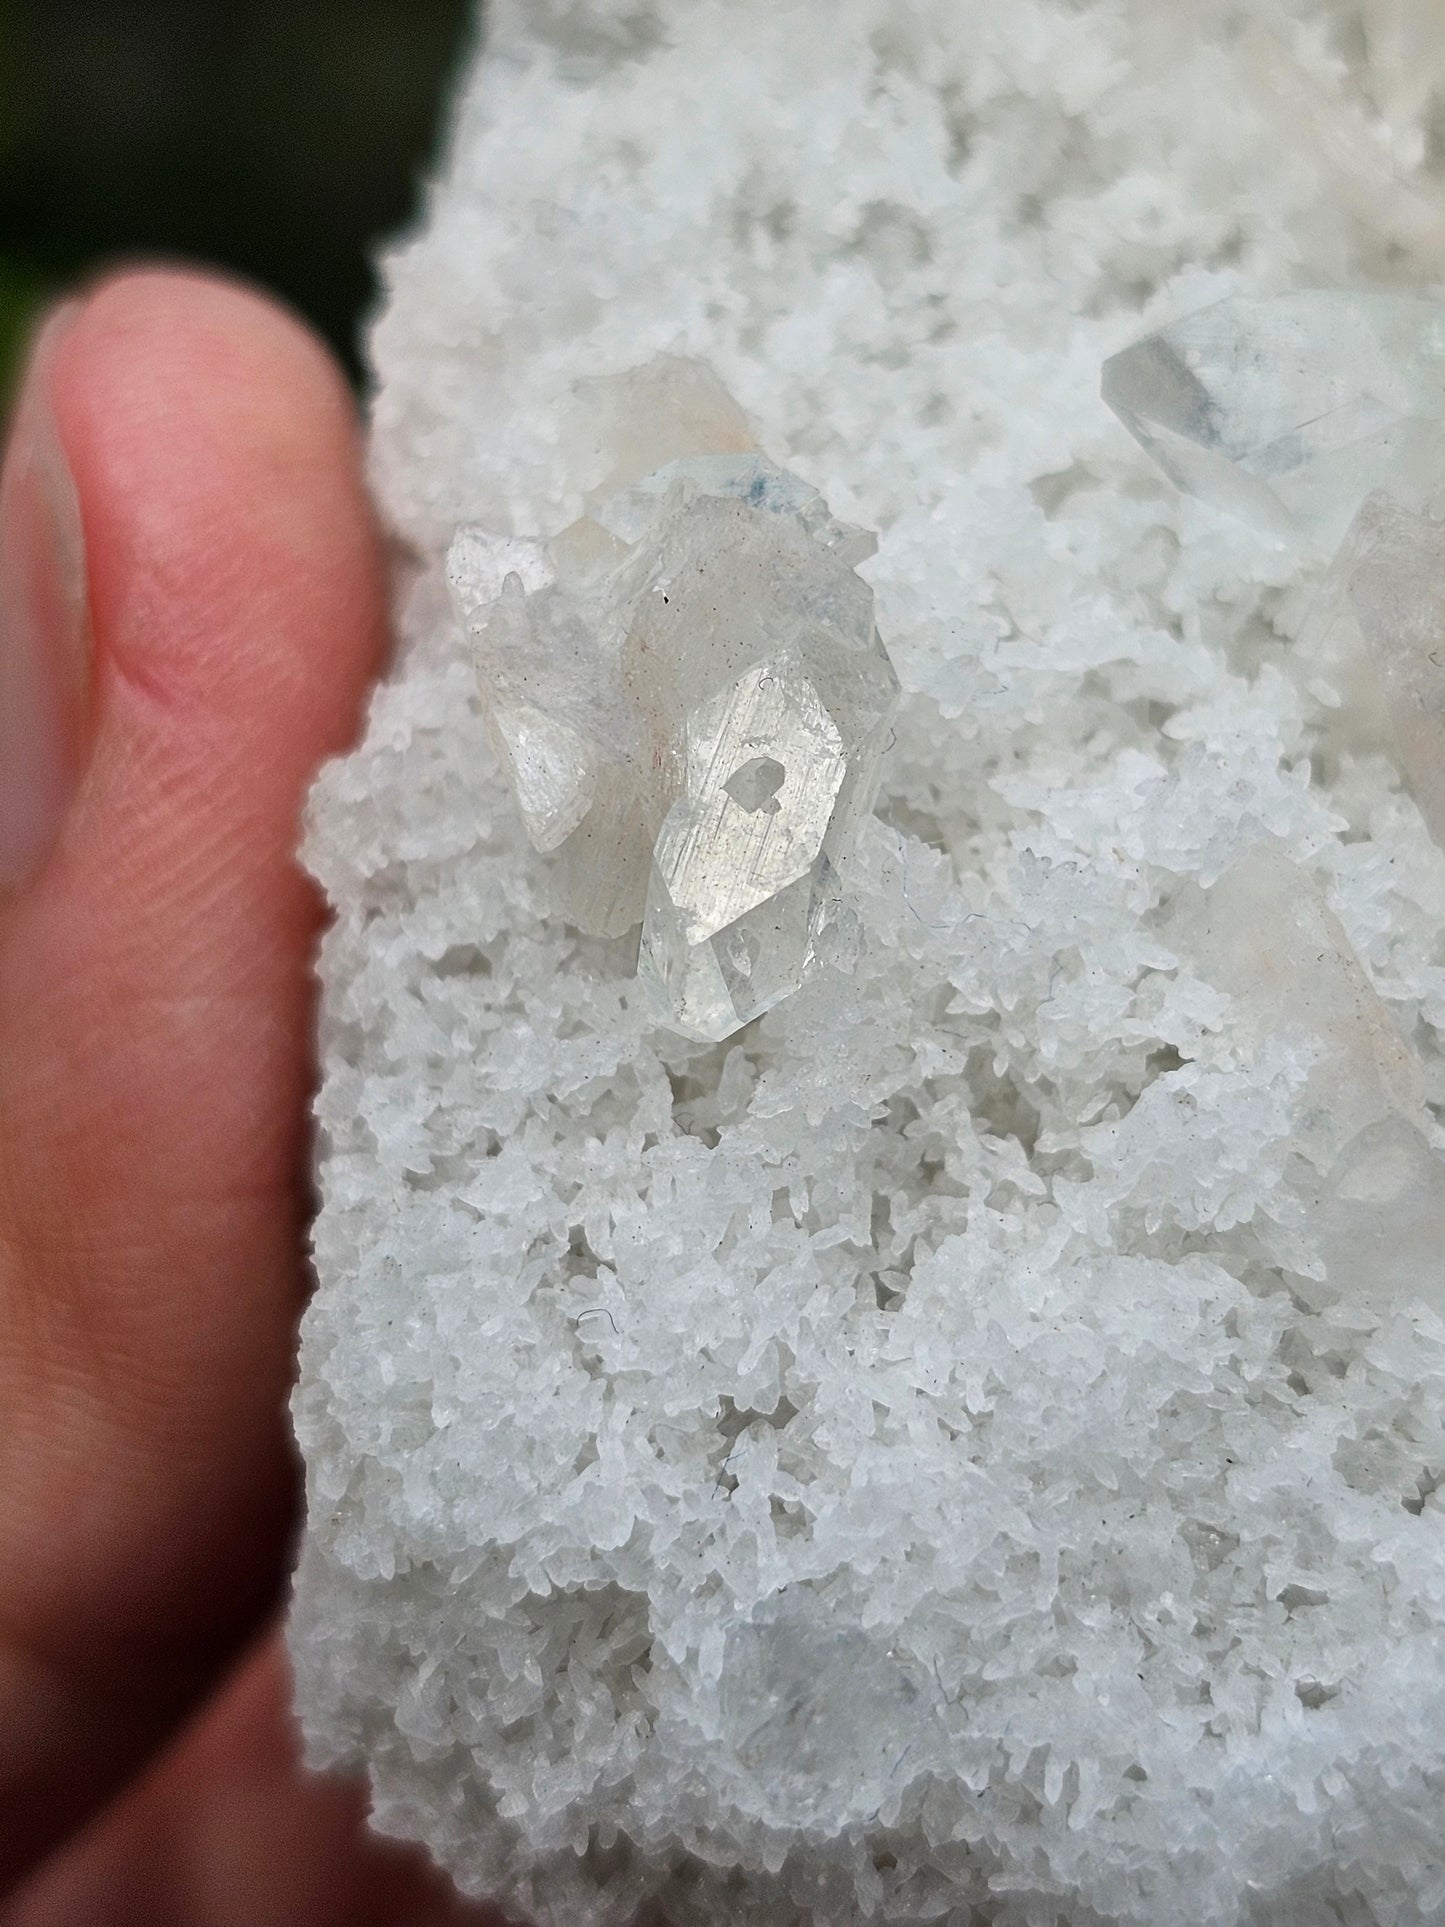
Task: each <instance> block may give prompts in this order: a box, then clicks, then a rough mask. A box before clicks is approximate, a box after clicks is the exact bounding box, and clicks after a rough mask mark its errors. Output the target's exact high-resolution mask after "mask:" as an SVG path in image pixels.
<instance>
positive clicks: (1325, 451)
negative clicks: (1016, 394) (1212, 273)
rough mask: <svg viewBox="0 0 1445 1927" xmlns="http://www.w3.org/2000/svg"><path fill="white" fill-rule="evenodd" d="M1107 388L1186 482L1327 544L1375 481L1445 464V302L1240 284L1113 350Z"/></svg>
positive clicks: (1420, 487) (1251, 516) (1409, 479)
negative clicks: (1245, 292) (1262, 291)
mask: <svg viewBox="0 0 1445 1927" xmlns="http://www.w3.org/2000/svg"><path fill="white" fill-rule="evenodd" d="M1103 392H1104V399H1105V401H1106V402H1107V403H1108V404H1109V406H1110V407H1111V408H1112V409H1113V410H1114V412H1115V414H1116V415H1118V417H1119V419H1120V420H1121V421H1122V422H1123V423H1124V425H1125V427H1126V428H1128V429H1129V431H1130V433H1131V434H1132V435H1134V436H1135V438H1136V439H1137V440H1138V441H1139V442H1140V443H1141V444H1142V445H1143V447H1144V448H1146V449H1147V450H1148V452H1149V453H1150V454H1151V455H1152V456H1153V457H1154V459H1155V461H1156V462H1158V464H1159V466H1160V467H1161V468H1162V469H1163V470H1164V472H1165V474H1166V475H1168V476H1169V477H1170V479H1171V480H1172V481H1173V482H1174V483H1176V485H1177V486H1178V487H1179V488H1181V489H1183V490H1184V491H1185V492H1186V493H1188V494H1191V495H1197V496H1199V497H1200V498H1201V499H1202V500H1204V501H1207V502H1210V503H1212V504H1213V505H1214V506H1215V507H1217V508H1221V509H1224V510H1225V511H1227V512H1228V513H1230V514H1232V515H1235V516H1237V517H1239V518H1240V519H1241V520H1245V521H1249V522H1253V523H1254V524H1255V525H1256V526H1257V527H1262V528H1266V529H1271V530H1274V531H1276V532H1277V533H1279V534H1281V535H1290V534H1294V535H1298V534H1300V533H1303V534H1305V535H1307V536H1310V537H1312V538H1314V539H1316V540H1318V541H1320V542H1321V543H1324V544H1327V545H1329V546H1333V545H1334V544H1336V543H1337V542H1338V541H1339V540H1340V538H1341V537H1342V536H1343V535H1344V533H1345V531H1346V529H1347V528H1348V527H1349V524H1350V522H1351V521H1352V520H1353V519H1354V516H1355V514H1356V513H1357V511H1358V510H1359V508H1360V505H1361V503H1362V502H1363V501H1364V500H1365V498H1366V496H1367V495H1369V494H1370V493H1371V491H1372V490H1374V489H1376V488H1378V487H1380V486H1381V485H1382V484H1384V483H1385V482H1387V481H1389V482H1390V483H1391V484H1392V486H1395V487H1396V488H1397V489H1398V490H1400V491H1401V492H1402V493H1404V494H1406V495H1408V496H1412V497H1413V496H1416V495H1418V494H1420V493H1422V492H1424V491H1426V490H1428V489H1429V488H1430V487H1431V486H1432V485H1433V484H1435V483H1438V481H1439V479H1440V478H1441V476H1442V475H1445V455H1442V447H1441V444H1442V427H1445V305H1442V304H1441V303H1439V302H1435V301H1430V300H1426V299H1423V298H1421V297H1419V296H1415V295H1407V294H1386V293H1364V294H1352V293H1347V292H1330V291H1323V290H1321V291H1303V292H1298V293H1293V294H1280V295H1267V296H1257V297H1256V296H1242V295H1241V296H1234V297H1232V298H1231V299H1229V300H1227V301H1221V302H1218V303H1216V304H1215V305H1214V306H1213V307H1209V308H1205V309H1203V310H1202V311H1201V312H1199V313H1198V314H1193V315H1189V316H1187V317H1186V318H1185V319H1183V320H1182V321H1178V322H1175V323H1173V324H1172V325H1171V326H1169V327H1167V328H1161V329H1159V330H1158V331H1157V332H1156V333H1154V334H1151V335H1147V336H1146V337H1145V338H1144V339H1143V340H1142V341H1139V342H1136V343H1135V344H1134V346H1133V347H1131V348H1127V349H1125V350H1124V352H1123V353H1122V354H1119V355H1116V356H1115V357H1114V358H1113V360H1112V361H1109V362H1107V363H1106V364H1105V368H1104V382H1103Z"/></svg>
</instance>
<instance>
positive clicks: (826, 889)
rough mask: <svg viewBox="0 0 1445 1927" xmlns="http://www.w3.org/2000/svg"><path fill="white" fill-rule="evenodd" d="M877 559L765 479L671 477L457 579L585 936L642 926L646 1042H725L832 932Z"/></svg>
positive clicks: (885, 667) (864, 705)
mask: <svg viewBox="0 0 1445 1927" xmlns="http://www.w3.org/2000/svg"><path fill="white" fill-rule="evenodd" d="M873 546H874V545H873V539H872V537H870V536H867V535H864V534H862V533H861V532H860V531H858V530H855V529H851V528H848V527H846V526H845V525H843V524H841V523H839V522H836V521H835V520H834V519H833V517H832V516H831V515H830V514H829V512H828V510H827V507H826V505H825V503H824V502H823V500H822V497H821V496H820V495H819V494H818V492H817V491H816V490H815V489H812V488H810V487H808V486H807V484H805V483H803V482H801V481H800V480H798V478H797V477H795V476H793V475H790V474H788V473H787V472H785V471H784V470H782V469H780V468H778V467H776V466H775V465H774V464H773V463H771V462H769V461H768V460H767V459H766V458H765V457H763V456H761V455H758V454H755V453H754V454H747V453H737V452H732V453H724V454H708V455H696V456H687V457H684V458H682V459H679V460H677V461H674V462H671V463H668V464H667V465H665V466H664V467H663V468H661V469H659V470H658V471H656V472H655V473H653V474H652V475H650V476H647V477H644V478H643V479H642V480H640V481H638V482H635V483H634V484H633V485H631V486H630V487H626V488H623V489H621V490H619V491H617V492H616V493H615V494H613V495H611V496H610V497H608V498H607V499H605V500H603V501H602V502H600V503H598V504H597V505H596V506H595V507H594V508H593V511H592V513H591V515H590V516H588V517H586V518H584V519H583V520H582V521H581V522H579V523H576V524H574V525H573V526H572V527H571V528H569V529H567V530H565V531H564V532H563V534H562V535H560V536H559V537H557V538H556V539H555V540H554V541H553V542H551V543H549V544H546V545H540V544H530V543H516V542H499V541H496V540H494V539H492V538H489V537H487V536H485V535H482V534H480V533H479V532H477V531H475V530H464V531H463V532H462V533H461V534H460V535H459V536H458V538H457V541H456V543H455V544H454V546H453V550H452V555H451V560H450V565H449V575H450V579H451V582H452V587H453V592H454V595H455V597H456V600H457V604H458V607H459V609H460V611H461V613H462V616H463V619H464V620H465V621H466V623H467V626H468V629H469V631H470V633H471V636H472V638H473V641H474V644H475V647H476V652H477V661H478V666H479V670H480V675H481V684H482V691H483V698H484V701H485V703H486V707H487V713H488V719H489V723H490V726H491V732H492V736H493V740H494V742H495V743H496V746H497V748H498V751H499V753H500V755H501V756H502V758H503V761H504V763H505V764H506V767H507V769H508V771H509V773H510V775H511V777H512V781H513V784H514V787H515V789H516V793H517V799H518V803H519V805H520V807H521V810H522V814H523V817H524V820H525V822H526V825H527V829H528V833H529V835H530V836H531V839H532V842H533V844H534V845H535V846H536V848H537V849H539V850H541V851H545V852H548V853H551V854H552V855H553V856H554V861H555V864H556V870H557V881H558V886H559V890H560V900H561V907H562V908H563V910H564V912H565V913H566V914H567V915H568V916H569V917H570V918H571V919H572V920H573V921H574V922H576V923H577V924H578V925H579V927H581V928H582V929H584V930H588V931H592V932H595V933H597V934H600V935H614V936H615V935H620V934H621V933H622V932H624V931H626V930H628V929H630V928H632V927H633V926H634V925H635V924H637V923H638V922H639V921H640V922H641V924H642V936H641V945H640V950H639V959H638V975H639V978H640V980H641V982H642V983H643V984H644V986H645V987H646V988H647V990H648V993H649V995H650V997H651V998H652V1000H653V1002H654V1005H655V1007H656V1009H657V1011H658V1014H659V1016H660V1017H662V1018H663V1020H664V1021H666V1022H667V1023H669V1024H671V1025H672V1026H673V1027H675V1028H677V1029H679V1030H681V1031H683V1032H685V1033H686V1034H688V1035H690V1036H695V1037H699V1038H705V1039H720V1038H723V1037H727V1036H729V1035H730V1034H731V1033H732V1032H733V1031H735V1030H737V1029H738V1028H739V1027H740V1026H741V1025H743V1024H745V1023H747V1022H748V1021H749V1020H750V1019H751V1018H753V1017H756V1016H758V1015H760V1014H761V1013H762V1012H763V1011H765V1010H768V1009H770V1008H771V1007H772V1006H773V1005H774V1004H776V1003H777V1002H778V1001H779V1000H780V999H781V998H783V997H785V996H787V995H788V994H789V993H790V992H791V991H793V990H796V989H797V988H798V987H799V985H800V984H801V983H802V981H803V979H804V977H805V975H806V974H807V972H808V969H809V968H810V966H811V964H812V963H813V962H814V961H815V959H816V958H817V956H818V954H819V950H820V946H822V945H823V944H824V943H825V941H826V935H827V932H828V931H829V929H830V926H831V925H833V923H834V922H835V920H836V919H837V918H838V916H839V912H840V908H841V900H840V878H841V876H842V873H843V871H844V870H845V869H846V867H847V863H848V859H849V856H850V854H851V851H852V848H853V845H854V843H855V841H856V837H857V833H858V828H859V825H860V823H861V822H862V820H863V818H864V817H865V816H866V815H867V813H868V812H869V811H870V810H871V808H872V805H873V799H874V795H875V792H876V788H877V781H878V768H879V762H880V759H881V757H882V753H883V750H884V748H885V746H886V744H887V740H888V736H889V730H890V725H891V721H892V717H893V713H894V709H895V706H896V702H897V695H898V684H897V679H896V677H895V676H894V673H893V669H892V666H891V664H890V663H889V660H888V657H887V654H886V653H885V651H884V648H883V645H882V643H881V641H880V639H879V636H878V631H877V627H876V624H875V622H874V615H873V595H872V591H871V590H870V589H869V587H868V585H867V584H866V583H865V582H864V581H863V580H862V579H861V577H860V576H859V575H858V574H857V573H856V570H855V564H856V563H858V562H859V561H862V560H864V559H865V558H866V557H867V556H868V555H870V554H871V553H872V551H873Z"/></svg>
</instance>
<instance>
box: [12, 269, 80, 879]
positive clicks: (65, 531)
mask: <svg viewBox="0 0 1445 1927" xmlns="http://www.w3.org/2000/svg"><path fill="white" fill-rule="evenodd" d="M78 306H79V304H78V303H74V302H72V303H69V304H67V305H66V306H65V307H63V308H60V309H57V311H56V312H55V313H54V314H53V315H52V316H51V318H50V320H49V321H48V322H47V323H46V325H45V327H44V328H43V330H42V331H41V334H40V336H39V339H38V340H37V341H36V344H35V347H34V349H33V350H32V352H31V357H30V366H29V371H28V373H27V375H26V378H25V383H24V386H23V387H22V389H21V392H20V396H19V399H18V401H17V403H16V407H15V413H14V418H13V422H12V426H11V431H10V442H9V447H8V448H7V450H6V453H5V464H4V469H3V472H0V888H3V887H9V886H13V885H15V884H18V883H24V882H26V881H28V880H29V878H31V877H33V876H34V875H35V873H36V871H37V870H39V868H40V867H41V865H42V864H43V863H44V861H45V859H46V857H47V856H48V855H49V853H50V850H51V847H52V845H53V844H54V842H55V839H56V836H57V835H58V833H59V830H60V826H61V823H62V822H63V821H64V818H65V812H66V810H67V808H68V807H69V804H70V799H71V797H72V795H73V794H74V791H75V787H76V784H77V782H78V781H79V777H80V759H81V751H82V747H83V744H84V740H85V721H86V708H87V700H88V694H89V687H90V618H89V613H88V608H87V594H86V568H85V535H84V530H83V528H82V525H81V519H80V497H79V496H78V495H77V493H76V488H75V481H74V478H73V477H72V475H71V473H70V467H69V464H68V463H67V461H66V458H65V450H64V447H63V445H62V443H61V440H60V433H59V430H58V429H57V427H56V424H55V417H54V415H53V413H52V411H51V406H50V374H51V364H52V362H53V360H54V356H55V351H56V348H57V347H58V345H59V343H60V340H61V338H62V336H63V335H64V334H65V332H66V330H67V328H68V327H69V326H70V324H71V322H72V321H73V320H74V318H75V315H76V312H77V311H78Z"/></svg>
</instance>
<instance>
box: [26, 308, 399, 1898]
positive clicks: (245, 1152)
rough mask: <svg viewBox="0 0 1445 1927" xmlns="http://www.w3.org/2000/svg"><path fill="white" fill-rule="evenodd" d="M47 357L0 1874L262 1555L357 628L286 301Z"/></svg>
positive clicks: (240, 1595) (113, 337)
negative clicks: (41, 648) (58, 678)
mask: <svg viewBox="0 0 1445 1927" xmlns="http://www.w3.org/2000/svg"><path fill="white" fill-rule="evenodd" d="M50 380H51V400H52V405H53V409H54V414H55V418H56V425H57V428H58V432H59V437H60V441H61V444H62V446H63V448H64V451H65V454H66V456H67V457H68V460H69V464H70V467H71V470H72V472H73V475H74V478H75V482H76V485H77V488H78V491H79V496H80V502H81V508H82V519H83V523H84V533H85V544H86V553H87V565H88V580H89V594H90V617H91V627H92V631H93V635H94V644H95V664H94V671H93V674H94V688H93V696H92V702H93V711H92V730H93V735H92V740H91V742H90V746H89V752H88V763H87V768H86V773H85V776H84V779H83V783H82V788H81V792H80V794H79V797H78V799H77V800H76V802H75V804H74V805H73V806H72V808H71V811H70V814H69V817H68V819H67V821H66V824H65V827H64V830H63V832H62V836H61V840H60V843H59V845H58V846H57V847H56V849H55V851H54V852H53V854H52V856H51V858H50V860H49V862H48V863H47V865H46V867H45V869H44V870H43V872H42V873H41V875H40V877H39V878H38V879H37V880H36V881H35V882H34V883H33V884H31V885H30V886H28V887H27V888H26V889H24V890H23V891H21V892H20V893H18V894H17V895H15V896H14V897H13V898H12V899H11V900H9V901H8V902H6V903H5V904H4V906H3V907H0V1891H3V1889H4V1884H5V1882H6V1881H7V1879H8V1880H13V1879H14V1878H15V1877H16V1876H17V1875H18V1874H19V1872H20V1871H21V1870H23V1869H24V1868H25V1867H27V1866H28V1865H30V1864H32V1863H33V1861H34V1860H35V1858H36V1857H37V1856H38V1855H39V1854H40V1853H41V1852H42V1851H44V1850H45V1849H46V1848H47V1847H48V1846H50V1845H51V1844H52V1843H53V1842H54V1841H55V1840H56V1839H58V1838H59V1837H61V1836H62V1835H63V1834H64V1833H65V1832H66V1831H68V1830H69V1829H70V1828H71V1827H73V1826H74V1825H75V1824H76V1822H77V1821H78V1820H79V1819H80V1818H81V1817H82V1816H83V1815H84V1814H85V1813H86V1812H87V1811H88V1810H90V1808H92V1807H93V1806H94V1805H95V1803H96V1802H98V1801H99V1800H100V1799H101V1798H103V1797H104V1796H105V1795H106V1794H107V1793H108V1792H109V1791H110V1790H111V1789H112V1788H113V1787H114V1785H115V1784H117V1782H118V1780H119V1779H120V1778H121V1776H123V1775H124V1774H125V1773H126V1772H127V1771H128V1770H129V1769H130V1768H131V1766H132V1765H133V1763H134V1762H135V1761H136V1760H138V1759H139V1758H141V1757H143V1756H144V1754H145V1753H146V1752H147V1751H148V1750H149V1749H150V1748H152V1747H153V1746H154V1745H155V1744H156V1743H157V1742H158V1740H159V1739H160V1738H161V1737H162V1736H163V1735H164V1734H165V1732H166V1731H167V1730H168V1729H169V1728H170V1727H171V1726H172V1724H173V1723H174V1722H175V1721H176V1720H177V1719H178V1718H179V1717H180V1716H181V1715H182V1714H183V1713H184V1712H185V1710H186V1709H187V1708H188V1707H189V1706H190V1705H191V1704H192V1703H193V1701H194V1700H195V1698H196V1696H197V1695H198V1693H200V1692H201V1691H202V1690H203V1688H204V1687H205V1685H206V1684H207V1683H208V1682H209V1681H210V1680H212V1679H213V1678H214V1677H215V1675H216V1673H217V1670H218V1669H219V1668H220V1667H221V1666H222V1665H223V1664H224V1662H225V1660H226V1658H227V1656H228V1655H230V1654H231V1653H232V1652H233V1651H234V1650H235V1649H236V1647H237V1645H238V1642H240V1641H242V1640H243V1639H244V1638H245V1637H246V1636H247V1634H248V1632H249V1631H250V1629H251V1628H253V1627H254V1625H255V1624H256V1623H257V1621H258V1617H259V1616H260V1615H261V1614H262V1613H264V1612H265V1611H266V1610H267V1609H268V1608H269V1606H270V1604H271V1602H272V1599H273V1597H274V1593H275V1589H276V1586H277V1584H278V1582H279V1577H280V1574H281V1572H282V1570H283V1567H284V1559H285V1553H286V1548H287V1540H288V1534H289V1532H290V1529H291V1518H292V1506H293V1478H292V1468H291V1465H290V1460H289V1453H288V1446H287V1435H286V1428H285V1424H284V1414H283V1408H284V1400H285V1395H286V1389H287V1384H288V1380H289V1374H290V1368H291V1353H292V1344H293V1337H294V1325H295V1320H296V1316H297V1312H298V1309H299V1304H300V1298H301V1292H302V1266H301V1262H300V1251H301V1241H302V1218H301V1206H300V1184H299V1176H300V1173H301V1169H302V1165H303V1162H304V1144H303V1119H304V1114H305V1100H306V1095H307V1080H308V1075H309V1072H308V1063H309V1051H310V1037H311V985H310V966H309V956H310V951H311V945H312V940H313V935H314V931H315V927H316V920H317V906H316V903H315V899H314V897H313V894H312V892H311V890H310V888H309V887H308V885H307V884H306V882H305V881H304V880H303V878H302V877H301V876H300V874H299V873H298V871H297V868H296V865H295V862H294V857H293V852H294V850H295V846H296V838H297V829H298V820H299V812H300V808H301V804H302V799H303V796H304V793H305V790H306V787H307V784H308V780H309V778H310V776H311V774H312V772H313V771H314V770H315V768H316V766H317V764H318V763H319V762H320V761H321V760H322V759H323V758H324V757H325V756H326V755H328V754H330V753H331V752H333V751H336V750H339V749H341V748H342V747H344V746H345V744H346V743H347V742H348V741H349V740H350V738H351V737H352V735H353V733H354V730H355V727H356V723H357V718H358V713H359V709H360V705H361V702H362V699H363V695H364V691H365V689H366V687H367V685H368V681H369V678H370V677H371V675H372V674H373V673H374V670H375V668H376V666H377V663H378V661H379V658H380V654H381V650H382V646H383V638H384V629H385V616H384V610H385V593H384V571H383V563H382V556H381V547H380V543H379V540H378V537H377V533H376V529H375V526H374V523H373V519H372V516H371V513H370V510H369V508H368V506H367V501H366V496H365V491H364V487H363V482H362V475H361V456H360V446H359V438H358V432H357V427H356V422H355V419H354V414H353V410H352V407H351V403H350V399H349V397H348V395H347V393H346V390H345V388H344V385H343V383H342V381H341V379H340V377H339V376H338V375H337V373H336V372H335V370H334V368H333V367H332V365H331V363H330V362H329V360H328V359H327V357H326V356H325V354H324V352H323V350H322V349H321V348H320V347H319V346H318V345H317V344H316V343H315V342H314V341H313V340H312V339H311V337H310V336H309V335H308V334H307V333H306V332H305V331H304V330H303V329H302V328H301V327H300V325H299V324H297V323H296V322H294V321H292V320H291V319H289V318H288V317H287V316H285V315H284V314H282V313H281V312H280V311H278V310H277V309H275V308H273V307H272V306H271V305H270V304H269V303H267V302H265V301H263V300H261V299H260V298H259V297H257V296H256V295H254V294H251V293H249V292H246V291H245V290H242V289H240V288H237V287H233V286H230V285H228V284H226V283H223V282H219V281H214V280H210V279H207V278H203V277H200V276H194V275H186V274H180V273H135V274H127V275H124V276H120V277H118V278H116V279H114V280H112V281H111V282H109V283H107V284H105V285H103V286H101V287H100V288H99V289H97V290H96V291H94V292H93V293H92V294H91V295H90V296H89V298H88V299H87V300H86V301H85V302H84V304H83V305H82V307H81V309H80V311H79V313H78V315H77V316H76V318H75V319H74V320H73V321H72V322H71V324H70V326H69V328H68V330H67V332H66V334H65V335H64V338H63V339H62V340H61V342H60V343H59V345H58V346H57V347H56V348H55V349H54V351H53V359H52V365H51V377H50Z"/></svg>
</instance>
